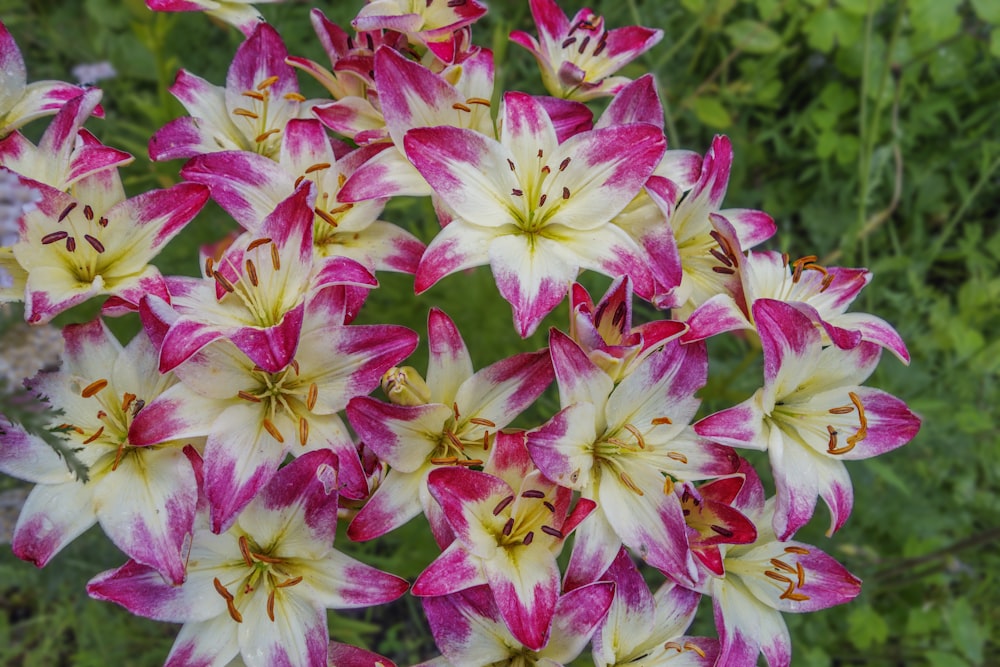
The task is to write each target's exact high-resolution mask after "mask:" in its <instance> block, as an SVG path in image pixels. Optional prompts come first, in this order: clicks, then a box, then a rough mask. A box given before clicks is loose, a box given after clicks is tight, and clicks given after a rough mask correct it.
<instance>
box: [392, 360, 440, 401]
mask: <svg viewBox="0 0 1000 667" xmlns="http://www.w3.org/2000/svg"><path fill="white" fill-rule="evenodd" d="M382 391H384V392H385V395H386V396H387V397H388V398H389V401H390V402H392V403H395V404H396V405H424V404H426V403H428V402H429V401H430V400H431V389H430V387H428V386H427V383H426V382H424V378H422V377H421V376H420V373H418V372H417V369H415V368H413V367H412V366H401V367H397V366H393V367H392V368H390V369H389V370H387V371H386V372H385V375H383V376H382Z"/></svg>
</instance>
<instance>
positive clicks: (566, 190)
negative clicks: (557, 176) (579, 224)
mask: <svg viewBox="0 0 1000 667" xmlns="http://www.w3.org/2000/svg"><path fill="white" fill-rule="evenodd" d="M562 198H563V199H569V188H567V187H564V188H563V189H562Z"/></svg>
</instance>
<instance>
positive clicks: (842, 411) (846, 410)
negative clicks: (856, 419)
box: [827, 405, 854, 415]
mask: <svg viewBox="0 0 1000 667" xmlns="http://www.w3.org/2000/svg"><path fill="white" fill-rule="evenodd" d="M827 412H829V413H830V414H831V415H846V414H850V413H851V412H854V406H853V405H844V406H841V407H839V408H830V409H829V410H827Z"/></svg>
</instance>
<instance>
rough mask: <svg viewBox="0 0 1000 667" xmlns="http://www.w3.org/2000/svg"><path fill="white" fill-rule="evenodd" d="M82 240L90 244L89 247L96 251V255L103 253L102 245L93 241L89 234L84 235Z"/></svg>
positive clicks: (95, 240)
mask: <svg viewBox="0 0 1000 667" xmlns="http://www.w3.org/2000/svg"><path fill="white" fill-rule="evenodd" d="M83 240H84V241H86V242H87V243H89V244H90V247H91V248H93V249H94V250H96V251H97V252H98V253H102V252H104V244H103V243H101V242H100V241H98V240H97V239H95V238H94V237H93V236H91V235H90V234H84V235H83Z"/></svg>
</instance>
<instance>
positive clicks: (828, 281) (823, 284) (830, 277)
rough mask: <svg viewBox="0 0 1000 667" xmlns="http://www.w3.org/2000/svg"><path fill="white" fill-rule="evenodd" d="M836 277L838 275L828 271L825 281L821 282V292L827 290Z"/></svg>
mask: <svg viewBox="0 0 1000 667" xmlns="http://www.w3.org/2000/svg"><path fill="white" fill-rule="evenodd" d="M835 277H836V276H835V275H834V274H832V273H828V274H827V275H825V276H824V277H823V281H822V282H821V283H820V288H819V291H820V293H822V292H825V291H826V290H827V288H828V287H830V285H831V284H833V279H834V278H835Z"/></svg>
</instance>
